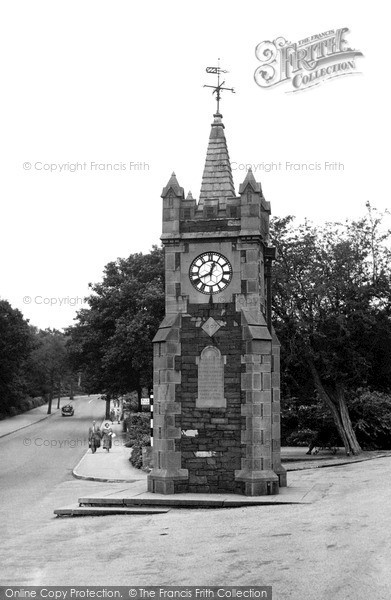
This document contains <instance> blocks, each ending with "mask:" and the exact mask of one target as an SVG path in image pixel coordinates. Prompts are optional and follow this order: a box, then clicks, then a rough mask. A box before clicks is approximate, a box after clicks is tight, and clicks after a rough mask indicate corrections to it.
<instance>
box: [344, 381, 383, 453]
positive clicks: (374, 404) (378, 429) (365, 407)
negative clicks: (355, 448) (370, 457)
mask: <svg viewBox="0 0 391 600" xmlns="http://www.w3.org/2000/svg"><path fill="white" fill-rule="evenodd" d="M348 406H349V412H350V414H351V417H352V422H353V427H354V430H355V432H356V435H357V439H358V442H359V444H360V445H361V447H362V448H363V449H364V450H378V449H390V448H391V395H390V394H385V393H382V392H371V391H370V390H364V389H360V390H358V391H357V393H356V394H355V395H354V396H353V395H352V397H351V398H350V399H349V401H348Z"/></svg>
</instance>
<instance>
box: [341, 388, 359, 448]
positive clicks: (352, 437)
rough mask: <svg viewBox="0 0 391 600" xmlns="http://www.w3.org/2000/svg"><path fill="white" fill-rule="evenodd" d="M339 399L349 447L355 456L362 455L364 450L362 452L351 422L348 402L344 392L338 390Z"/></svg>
mask: <svg viewBox="0 0 391 600" xmlns="http://www.w3.org/2000/svg"><path fill="white" fill-rule="evenodd" d="M337 399H338V406H339V413H340V415H341V421H342V425H343V427H344V430H345V433H346V436H347V438H348V441H349V445H350V447H351V449H352V453H353V454H354V455H356V454H360V453H361V452H362V450H361V447H360V444H359V443H358V441H357V437H356V434H355V432H354V429H353V427H352V422H351V420H350V415H349V411H348V407H347V406H346V402H345V398H344V394H343V392H342V390H338V394H337Z"/></svg>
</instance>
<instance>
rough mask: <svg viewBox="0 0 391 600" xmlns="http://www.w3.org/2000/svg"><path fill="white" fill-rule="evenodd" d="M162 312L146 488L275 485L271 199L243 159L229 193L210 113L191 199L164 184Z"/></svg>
mask: <svg viewBox="0 0 391 600" xmlns="http://www.w3.org/2000/svg"><path fill="white" fill-rule="evenodd" d="M162 198H163V235H162V238H161V239H162V242H163V245H164V250H165V277H166V313H165V318H164V320H163V322H162V323H161V325H160V328H159V330H158V332H157V334H156V336H155V338H154V438H153V439H154V446H153V465H154V468H153V470H152V472H151V473H150V475H149V477H148V489H149V491H151V492H156V493H160V494H175V493H183V492H192V493H194V492H199V493H227V492H231V493H236V494H245V495H248V496H257V495H265V494H277V493H278V491H279V487H280V486H286V472H285V469H284V468H283V467H282V466H281V459H280V359H279V353H280V346H279V342H278V340H277V338H276V336H275V334H274V331H273V329H272V326H271V318H270V299H271V292H270V271H271V261H272V259H273V257H274V248H272V247H270V246H269V233H268V232H269V215H270V204H269V202H267V201H266V200H265V198H264V197H263V194H262V188H261V184H260V183H258V182H256V181H255V179H254V176H253V173H252V171H251V170H249V171H248V173H247V175H246V177H245V180H244V181H243V183H242V184H241V185H240V187H239V195H237V194H236V192H235V188H234V184H233V178H232V172H231V165H230V161H229V156H228V150H227V143H226V139H225V135H224V125H223V123H222V115H221V114H220V113H219V112H217V113H216V114H215V115H214V121H213V123H212V129H211V133H210V138H209V144H208V150H207V155H206V162H205V168H204V173H203V178H202V185H201V193H200V198H199V201H198V202H196V200H195V199H194V198H193V197H192V195H191V193H189V194H188V195H187V196H186V197H185V195H184V190H183V188H182V187H180V185H179V183H178V181H177V179H176V176H175V174H174V173H173V174H172V176H171V178H170V180H169V181H168V183H167V185H166V187H165V188H164V189H163V193H162Z"/></svg>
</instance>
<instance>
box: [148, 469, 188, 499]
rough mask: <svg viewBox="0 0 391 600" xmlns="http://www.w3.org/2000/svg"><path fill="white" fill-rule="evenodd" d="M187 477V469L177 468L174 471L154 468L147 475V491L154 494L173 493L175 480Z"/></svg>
mask: <svg viewBox="0 0 391 600" xmlns="http://www.w3.org/2000/svg"><path fill="white" fill-rule="evenodd" d="M188 478H189V474H188V471H187V469H179V470H176V471H175V472H170V471H165V470H163V469H154V470H153V471H151V473H150V474H149V475H148V492H152V493H154V494H175V493H176V490H175V485H176V482H178V481H187V480H188Z"/></svg>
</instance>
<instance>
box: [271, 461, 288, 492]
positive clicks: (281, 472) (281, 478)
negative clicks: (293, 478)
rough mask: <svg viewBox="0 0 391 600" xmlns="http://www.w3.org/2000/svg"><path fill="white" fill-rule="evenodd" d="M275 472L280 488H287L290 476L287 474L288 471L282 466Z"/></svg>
mask: <svg viewBox="0 0 391 600" xmlns="http://www.w3.org/2000/svg"><path fill="white" fill-rule="evenodd" d="M274 472H275V474H276V475H277V477H278V482H279V486H280V487H287V485H288V482H287V479H288V474H287V472H286V469H284V467H283V466H282V465H281V464H280V466H279V467H276V468H275V469H274Z"/></svg>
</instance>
